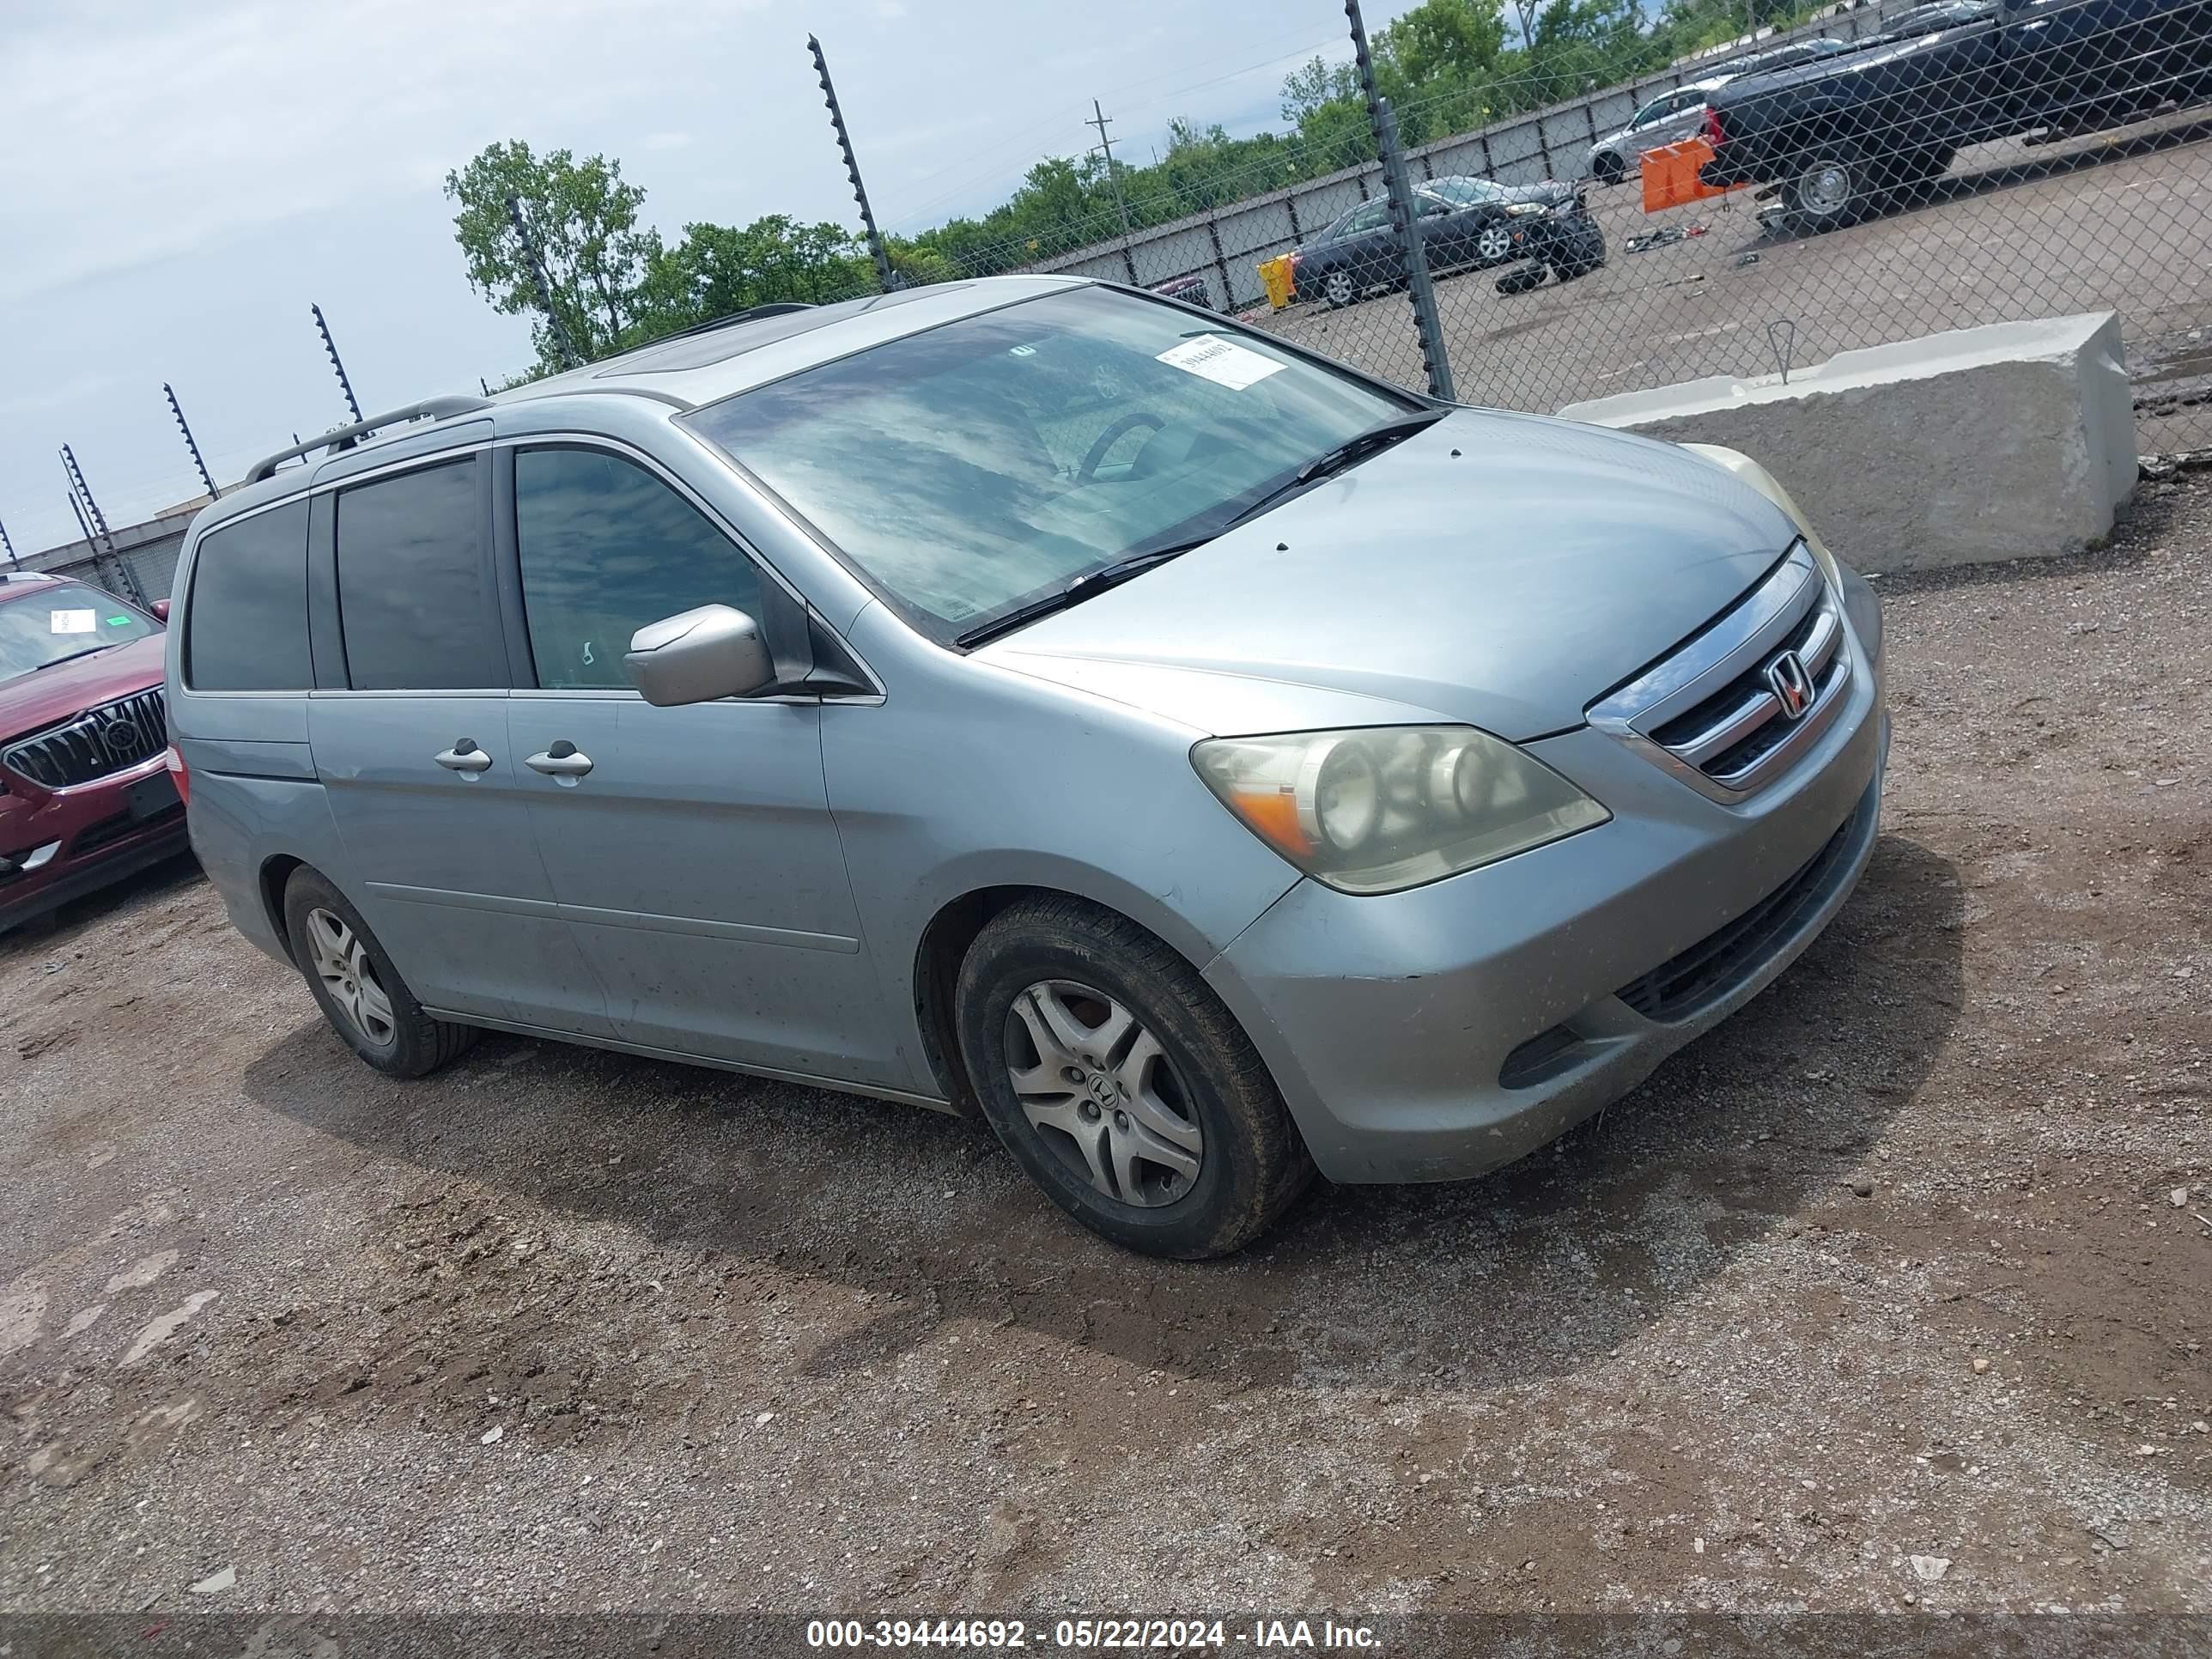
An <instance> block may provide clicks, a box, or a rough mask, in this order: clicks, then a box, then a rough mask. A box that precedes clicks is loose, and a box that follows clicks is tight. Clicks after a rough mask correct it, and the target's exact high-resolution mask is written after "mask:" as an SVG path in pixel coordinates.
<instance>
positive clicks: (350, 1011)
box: [284, 867, 479, 1077]
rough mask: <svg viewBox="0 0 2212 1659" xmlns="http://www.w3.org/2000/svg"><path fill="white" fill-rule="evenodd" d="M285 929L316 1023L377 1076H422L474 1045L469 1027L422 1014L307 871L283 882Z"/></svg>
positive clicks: (347, 912) (354, 920)
mask: <svg viewBox="0 0 2212 1659" xmlns="http://www.w3.org/2000/svg"><path fill="white" fill-rule="evenodd" d="M284 931H285V934H286V936H287V937H288V938H289V939H290V941H291V945H292V960H293V961H294V962H295V963H297V964H298V965H299V969H300V972H301V975H303V976H304V977H305V978H306V980H307V989H308V991H309V992H310V993H311V994H313V997H314V999H315V1006H317V1007H319V1008H320V1009H321V1010H322V1011H323V1018H325V1019H327V1020H328V1021H330V1023H331V1030H334V1031H336V1032H337V1034H338V1035H339V1036H341V1037H343V1038H344V1039H345V1042H346V1046H347V1047H348V1048H351V1049H352V1050H353V1051H354V1053H356V1054H359V1055H360V1056H361V1057H362V1059H363V1060H367V1061H368V1063H369V1064H370V1065H371V1066H374V1067H375V1068H376V1069H377V1070H378V1071H380V1072H382V1073H386V1074H387V1075H388V1076H392V1077H421V1076H422V1075H423V1074H424V1073H429V1072H435V1071H436V1070H437V1069H438V1067H440V1066H443V1065H445V1064H447V1062H448V1061H450V1060H454V1059H457V1058H458V1057H459V1055H460V1054H462V1053H463V1052H465V1050H466V1049H468V1048H471V1046H473V1045H474V1043H475V1042H476V1040H477V1036H478V1035H479V1033H478V1032H477V1028H476V1027H475V1026H473V1025H456V1024H452V1023H450V1022H449V1021H447V1020H442V1019H435V1018H432V1017H431V1016H430V1015H429V1014H428V1013H427V1012H424V1011H423V1007H422V1004H421V1003H419V1002H417V1001H416V1000H415V994H414V993H413V992H412V991H410V990H409V989H408V988H407V981H405V980H404V979H402V978H400V976H399V970H398V969H397V968H395V967H393V966H392V958H391V957H388V956H386V954H385V952H384V947H383V946H382V945H380V944H378V943H377V941H376V935H375V934H374V933H370V932H369V930H368V923H367V922H365V921H362V919H361V912H359V911H358V910H356V909H355V908H353V906H352V905H351V904H349V903H348V902H346V898H345V896H344V895H343V893H341V892H339V891H338V890H337V888H335V887H333V886H331V884H330V883H329V882H328V881H326V880H325V879H324V878H322V877H321V876H319V875H318V874H316V873H315V872H313V870H309V869H306V868H304V867H303V868H301V869H299V870H295V871H294V872H292V878H291V880H290V881H289V882H288V883H286V884H285V886H284Z"/></svg>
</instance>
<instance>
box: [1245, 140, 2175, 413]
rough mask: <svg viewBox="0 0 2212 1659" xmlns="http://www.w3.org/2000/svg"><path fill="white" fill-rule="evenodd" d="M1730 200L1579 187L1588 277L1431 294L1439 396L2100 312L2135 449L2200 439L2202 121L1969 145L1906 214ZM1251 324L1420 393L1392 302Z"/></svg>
mask: <svg viewBox="0 0 2212 1659" xmlns="http://www.w3.org/2000/svg"><path fill="white" fill-rule="evenodd" d="M1750 196H1751V192H1749V191H1742V192H1737V193H1735V194H1731V195H1728V196H1724V197H1714V198H1708V199H1707V200H1705V201H1701V202H1696V203H1692V204H1690V205H1688V206H1686V207H1681V208H1674V209H1670V210H1667V211H1665V212H1663V213H1659V214H1653V215H1646V214H1645V213H1644V211H1643V206H1642V200H1641V195H1640V192H1639V191H1638V189H1637V187H1636V186H1635V185H1624V186H1621V187H1620V188H1617V189H1612V190H1603V189H1594V190H1592V191H1589V196H1588V201H1589V207H1590V209H1591V210H1592V211H1593V212H1594V213H1595V215H1596V216H1597V217H1598V219H1599V221H1600V222H1601V224H1602V225H1603V227H1604V229H1605V235H1606V241H1607V246H1608V248H1609V250H1610V255H1611V257H1610V258H1609V260H1608V262H1607V264H1606V265H1605V267H1604V268H1603V269H1602V270H1599V271H1597V272H1596V273H1595V274H1594V275H1592V276H1585V277H1583V278H1582V279H1581V280H1579V281H1577V282H1574V283H1567V284H1565V285H1564V286H1562V285H1560V284H1559V283H1556V282H1547V283H1545V285H1544V286H1543V287H1541V288H1540V289H1535V290H1534V292H1532V293H1528V294H1525V295H1511V296H1509V295H1500V294H1498V292H1497V291H1496V289H1495V288H1494V286H1493V283H1494V282H1495V280H1496V278H1497V277H1498V275H1499V274H1500V273H1499V272H1498V271H1495V270H1491V271H1476V272H1470V273H1468V274H1466V275H1462V276H1450V277H1448V278H1446V279H1445V280H1443V281H1442V282H1440V283H1438V284H1437V313H1438V318H1439V320H1440V323H1441V325H1442V327H1443V335H1444V342H1445V344H1446V346H1447V348H1448V349H1449V352H1450V354H1451V359H1452V368H1453V373H1454V374H1455V379H1456V381H1457V388H1458V392H1459V394H1460V396H1461V397H1462V398H1467V399H1468V400H1469V401H1472V402H1478V403H1487V404H1498V405H1500V406H1502V407H1504V408H1509V409H1529V410H1540V411H1543V412H1547V413H1548V412H1550V411H1552V410H1558V409H1559V408H1562V407H1564V406H1565V404H1571V403H1575V402H1577V401H1580V400H1582V399H1584V398H1603V397H1608V396H1611V395H1612V394H1613V393H1615V392H1636V391H1641V390H1644V388H1647V387H1650V386H1669V385H1673V384H1674V383H1676V382H1679V381H1682V380H1695V379H1697V378H1699V376H1702V375H1708V374H1731V375H1756V374H1772V373H1773V372H1774V369H1775V367H1776V351H1777V349H1778V346H1783V345H1787V346H1788V348H1789V350H1790V360H1791V362H1794V363H1796V364H1798V365H1803V364H1808V363H1817V362H1826V360H1827V359H1828V358H1830V357H1832V356H1834V355H1835V354H1836V353H1837V352H1838V351H1844V350H1849V349H1853V348H1856V347H1859V346H1868V345H1878V344H1881V343H1887V342H1890V341H1894V340H1905V339H1911V338H1913V337H1917V336H1919V335H1923V334H1931V333H1935V332H1937V331H1941V330H1943V329H1952V328H1965V327H1969V326H1972V325H1975V324H1979V323H1995V322H2004V321H2008V320H2011V319H2019V318H2033V317H2057V316H2064V315H2066V314H2068V313H2074V312H2087V311H2105V310H2111V311H2117V312H2118V313H2119V315H2120V320H2121V325H2122V331H2123V333H2124V336H2125V338H2126V342H2127V354H2128V367H2129V368H2130V371H2131V373H2132V374H2133V377H2134V380H2135V382H2136V411H2137V421H2138V425H2139V428H2140V431H2141V437H2142V447H2143V448H2145V449H2147V450H2154V451H2162V452H2172V451H2177V450H2187V449H2193V448H2205V447H2212V120H2206V119H2204V118H2203V112H2201V111H2199V112H2195V113H2194V114H2193V115H2175V116H2168V117H2166V118H2164V119H2162V120H2159V121H2155V122H2149V123H2144V124H2140V125H2136V126H2132V127H2129V128H2125V129H2123V130H2121V131H2115V132H2106V133H2099V134H2094V135H2091V136H2088V137H2081V138H2076V139H2073V140H2069V141H2068V142H2066V143H2060V144H2053V145H2049V146H2033V145H2024V144H2021V143H2017V142H2013V141H2008V142H2006V143H2001V144H1987V145H1983V146H1980V147H1978V148H1977V149H1970V150H1968V151H1966V153H1965V154H1964V155H1961V156H1960V159H1959V161H1958V162H1957V164H1956V165H1955V166H1954V168H1953V169H1952V172H1951V173H1950V175H1949V176H1948V178H1947V179H1944V180H1943V181H1942V183H1941V184H1940V185H1937V186H1936V188H1935V189H1934V190H1933V191H1931V192H1930V196H1929V200H1928V201H1927V202H1925V203H1924V204H1921V205H1919V206H1917V207H1915V208H1913V209H1912V210H1909V211H1905V212H1900V213H1889V214H1884V215H1881V216H1878V217H1875V218H1872V219H1869V220H1868V221H1867V222H1864V223H1863V224H1858V225H1854V226H1852V227H1850V228H1849V229H1846V230H1839V231H1832V232H1830V233H1828V234H1825V235H1817V236H1792V235H1790V234H1786V233H1782V232H1778V231H1768V230H1766V229H1764V228H1761V226H1760V224H1759V221H1758V219H1757V216H1756V215H1755V214H1754V212H1753V205H1752V203H1751V200H1750ZM1692 226H1703V227H1705V230H1704V233H1703V234H1693V235H1688V236H1686V237H1685V238H1684V239H1683V240H1678V241H1674V242H1668V243H1665V244H1662V245H1661V246H1656V247H1652V248H1650V249H1647V250H1645V251H1644V252H1635V253H1632V252H1629V251H1628V243H1629V240H1630V239H1631V238H1632V237H1638V236H1649V235H1650V234H1653V233H1654V232H1655V231H1659V230H1662V229H1668V228H1671V229H1675V230H1687V229H1688V228H1690V227H1692ZM1753 255H1755V256H1756V257H1755V258H1748V259H1747V256H1753ZM1253 320H1254V321H1255V322H1256V323H1258V324H1259V325H1261V326H1262V327H1265V328H1269V329H1273V330H1275V331H1279V332H1281V333H1284V334H1287V335H1288V336H1290V337H1291V338H1293V339H1295V340H1297V341H1298V342H1299V343H1301V344H1304V345H1308V346H1310V347H1312V348H1313V349H1316V350H1317V351H1324V352H1328V353H1329V354H1330V355H1332V356H1338V357H1342V358H1346V359H1347V360H1349V361H1351V362H1356V363H1358V364H1359V365H1360V366H1361V367H1363V368H1367V369H1369V370H1370V372H1372V373H1375V374H1383V375H1387V376H1389V377H1390V378H1391V379H1393V380H1399V381H1401V382H1403V383H1405V384H1407V385H1419V384H1422V371H1421V359H1420V351H1419V345H1418V343H1416V340H1415V337H1414V334H1413V321H1412V312H1411V308H1410V307H1408V306H1407V302H1406V301H1405V299H1404V298H1403V297H1402V296H1392V297H1377V298H1376V299H1372V300H1369V301H1365V302H1364V303H1362V304H1359V305H1357V306H1352V307H1347V308H1346V309H1345V310H1342V311H1334V312H1333V311H1329V310H1328V309H1327V308H1326V307H1322V306H1319V305H1315V304H1304V305H1298V306H1295V307H1291V309H1289V310H1287V311H1284V312H1281V313H1273V314H1268V313H1264V312H1263V313H1261V315H1259V316H1257V317H1255V318H1254V319H1253ZM1770 325H1771V326H1772V327H1773V328H1774V330H1775V333H1774V334H1773V336H1772V337H1771V338H1770V335H1769V328H1770Z"/></svg>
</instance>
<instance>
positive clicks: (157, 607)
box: [154, 599, 169, 622]
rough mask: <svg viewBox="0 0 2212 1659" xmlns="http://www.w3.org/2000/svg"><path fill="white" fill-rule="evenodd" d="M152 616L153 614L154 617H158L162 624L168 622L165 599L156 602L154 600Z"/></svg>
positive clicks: (167, 607)
mask: <svg viewBox="0 0 2212 1659" xmlns="http://www.w3.org/2000/svg"><path fill="white" fill-rule="evenodd" d="M154 614H155V616H157V617H160V618H161V620H162V621H163V622H167V621H168V620H169V602H168V601H167V599H156V600H155V601H154Z"/></svg>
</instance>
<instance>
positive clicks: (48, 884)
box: [0, 571, 186, 930]
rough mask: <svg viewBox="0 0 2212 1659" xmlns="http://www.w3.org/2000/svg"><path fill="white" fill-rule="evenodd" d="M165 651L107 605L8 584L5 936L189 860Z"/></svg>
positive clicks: (43, 579) (46, 583)
mask: <svg viewBox="0 0 2212 1659" xmlns="http://www.w3.org/2000/svg"><path fill="white" fill-rule="evenodd" d="M161 608H166V602H164V605H163V606H162V607H161ZM166 653H167V641H166V638H165V634H164V629H163V624H162V622H161V618H160V617H158V616H156V615H151V614H149V613H148V612H146V611H141V610H139V609H138V608H137V606H136V605H126V604H125V603H124V601H122V600H121V599H117V598H116V597H115V596H114V595H113V594H112V593H106V592H101V591H100V589H98V588H95V587H88V586H86V585H85V584H83V583H82V582H77V581H71V580H66V579H64V578H60V577H55V576H46V575H39V574H33V573H30V572H27V571H26V572H8V573H5V574H0V930H4V929H6V928H9V927H15V926H16V925H17V924H18V923H21V922H24V921H31V920H33V919H34V918H36V917H39V916H41V915H46V913H47V912H49V911H51V910H52V909H54V908H57V907H58V906H60V905H62V904H64V903H66V902H68V901H70V899H73V898H76V897H77V896H80V895H82V894H84V893H88V892H90V891H91V890H94V888H97V887H102V886H105V885H106V884H108V883H109V882H112V881H118V880H120V879H121V878H123V877H125V876H127V875H130V874H132V873H133V872H137V871H139V870H143V869H144V868H145V867H146V866H149V865H150V864H155V863H158V862H160V861H161V860H163V859H166V858H170V857H173V856H174V855H175V854H179V853H181V852H183V851H185V845H186V842H185V809H184V804H183V802H182V800H181V799H179V796H178V793H177V786H176V783H175V781H173V778H172V777H171V776H170V774H169V770H168V767H167V754H168V747H169V734H168V721H167V709H166V705H165V703H164V701H163V697H162V692H161V677H162V673H163V670H164V666H165V665H164V661H163V659H164V657H165V655H166Z"/></svg>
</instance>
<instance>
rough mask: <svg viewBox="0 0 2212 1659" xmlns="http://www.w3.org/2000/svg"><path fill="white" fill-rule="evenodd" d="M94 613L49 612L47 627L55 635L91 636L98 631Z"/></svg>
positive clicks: (96, 614) (96, 615)
mask: <svg viewBox="0 0 2212 1659" xmlns="http://www.w3.org/2000/svg"><path fill="white" fill-rule="evenodd" d="M99 614H100V613H99V612H98V611H48V612H47V613H46V615H47V617H49V618H50V619H51V620H50V622H49V624H48V625H49V626H50V627H51V629H52V631H53V632H55V633H57V634H91V633H95V632H97V631H98V627H97V618H98V617H99Z"/></svg>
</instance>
